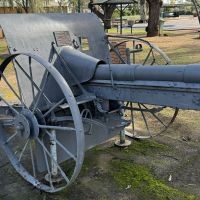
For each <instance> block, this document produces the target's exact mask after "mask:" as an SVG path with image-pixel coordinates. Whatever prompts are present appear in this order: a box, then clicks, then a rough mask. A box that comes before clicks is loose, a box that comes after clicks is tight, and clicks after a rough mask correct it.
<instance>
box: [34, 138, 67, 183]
mask: <svg viewBox="0 0 200 200" xmlns="http://www.w3.org/2000/svg"><path fill="white" fill-rule="evenodd" d="M36 139H37V141H38V142H39V144H40V145H41V146H42V148H43V149H44V150H45V152H46V153H47V155H48V156H49V157H50V159H52V161H53V162H54V163H55V164H56V166H57V167H58V169H59V170H60V172H61V175H62V176H63V178H64V179H65V181H66V182H67V184H69V182H70V181H69V178H68V177H67V176H66V174H65V172H64V171H63V170H62V169H61V167H60V166H59V165H58V163H57V162H56V161H55V159H54V158H53V157H52V156H51V153H50V152H49V151H48V150H47V148H46V147H45V145H44V143H43V142H42V141H41V140H40V139H39V138H38V137H37V138H36Z"/></svg>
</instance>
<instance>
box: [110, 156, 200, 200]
mask: <svg viewBox="0 0 200 200" xmlns="http://www.w3.org/2000/svg"><path fill="white" fill-rule="evenodd" d="M111 165H112V172H111V174H112V176H113V178H114V180H115V181H116V183H117V184H118V185H119V186H120V187H121V188H123V189H125V188H127V187H131V189H132V190H133V191H134V192H136V193H137V195H138V197H140V198H142V199H144V200H145V199H146V200H147V199H148V200H165V199H166V200H198V197H196V196H194V195H189V194H186V193H184V192H182V191H180V190H178V189H175V188H173V187H171V186H169V185H167V184H166V183H165V182H163V181H161V180H158V179H157V178H155V177H154V176H153V175H152V174H151V172H150V170H149V169H148V168H146V167H144V166H142V165H137V164H133V163H130V162H128V161H120V160H113V161H112V162H111Z"/></svg>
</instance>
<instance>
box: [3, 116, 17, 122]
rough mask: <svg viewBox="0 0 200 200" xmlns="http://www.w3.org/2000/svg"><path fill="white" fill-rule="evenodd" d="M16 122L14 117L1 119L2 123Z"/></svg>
mask: <svg viewBox="0 0 200 200" xmlns="http://www.w3.org/2000/svg"><path fill="white" fill-rule="evenodd" d="M1 120H2V121H14V120H15V118H14V117H3V118H0V121H1Z"/></svg>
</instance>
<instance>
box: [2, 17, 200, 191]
mask: <svg viewBox="0 0 200 200" xmlns="http://www.w3.org/2000/svg"><path fill="white" fill-rule="evenodd" d="M0 25H1V27H2V28H3V30H4V34H5V37H6V40H7V43H8V49H9V52H10V54H11V55H10V56H8V57H7V58H6V59H5V60H4V61H3V63H2V64H1V66H0V77H1V82H0V84H1V90H0V92H1V101H0V114H1V115H0V144H1V147H2V148H3V150H4V151H5V154H6V155H7V156H8V158H9V160H10V162H11V164H12V165H13V167H14V168H15V169H16V171H17V172H18V173H19V174H20V175H21V176H22V177H23V178H24V179H25V180H26V181H28V182H29V183H31V184H32V185H33V186H34V187H37V188H38V189H40V190H44V191H46V192H57V191H60V190H62V189H64V188H65V187H67V186H68V185H69V184H71V183H72V182H73V180H75V178H76V177H77V176H78V174H79V172H80V170H81V166H82V163H83V159H84V153H85V151H86V150H87V149H90V148H92V147H94V146H95V145H97V144H100V143H103V142H105V141H106V140H108V139H109V138H112V137H113V136H115V135H116V134H118V133H119V132H121V141H120V142H121V143H123V142H124V128H125V127H126V126H129V125H130V123H131V124H132V127H133V129H134V128H135V124H134V123H135V119H134V116H133V111H137V112H140V113H141V116H142V118H143V120H144V124H145V126H146V129H147V131H146V132H145V133H147V134H146V135H145V134H143V133H141V134H140V135H139V134H138V132H137V134H136V132H135V130H133V132H132V135H131V136H132V137H136V138H149V137H152V136H153V132H151V130H150V127H149V123H148V121H147V119H146V117H145V113H150V115H151V116H152V117H153V118H155V119H156V121H157V122H158V123H159V124H160V125H161V126H162V128H161V130H159V131H158V132H156V134H159V133H162V132H163V131H164V130H166V129H167V128H168V126H169V125H170V124H171V123H172V122H173V121H174V120H175V118H176V116H177V113H178V109H193V110H199V109H200V78H199V72H200V65H198V64H196V65H188V66H187V65H182V66H176V65H167V64H170V60H169V58H168V57H167V56H166V55H165V54H164V53H163V52H161V51H160V50H159V49H158V48H157V47H155V46H154V45H152V44H150V43H148V42H147V41H144V40H142V39H137V38H123V37H122V36H121V37H122V38H123V39H124V40H123V41H121V42H119V43H117V44H113V43H111V42H110V40H109V38H111V37H113V36H110V37H109V36H106V35H105V34H104V30H103V27H102V25H101V23H100V22H99V20H98V19H97V18H96V17H95V16H94V15H93V14H70V15H66V14H48V15H46V14H45V15H43V14H41V15H37V14H30V15H1V16H0ZM84 41H86V43H84ZM126 41H131V43H132V44H133V49H130V48H127V49H126V57H124V56H122V55H121V52H120V49H119V46H120V45H122V44H124V43H125V42H126ZM141 43H143V45H141ZM144 44H147V46H148V47H149V50H148V51H147V50H146V49H144ZM109 47H110V48H109ZM110 51H112V52H113V53H114V54H116V56H117V57H118V59H119V61H120V62H121V63H122V64H112V60H111V57H110ZM142 51H146V56H145V57H143V62H141V64H137V63H136V58H135V54H137V53H138V54H139V53H140V52H142ZM156 52H157V53H158V54H159V55H160V56H161V58H162V59H160V58H159V59H158V60H159V61H160V60H162V61H163V64H161V65H157V66H156V67H153V66H152V65H153V64H155V62H157V60H156V56H155V53H156ZM131 60H133V63H132V64H131ZM12 67H13V68H12ZM11 69H12V70H11ZM135 104H137V105H138V107H137V108H136V107H135ZM146 104H148V105H149V104H151V105H153V106H150V107H149V106H147V105H146ZM167 107H170V108H172V115H171V117H169V121H168V122H164V121H162V120H161V118H160V116H159V115H157V114H158V113H160V112H161V111H162V110H164V109H167ZM124 110H129V111H130V112H131V121H130V120H127V119H125V118H124V116H123V115H124ZM156 134H155V135H156ZM129 135H130V134H129Z"/></svg>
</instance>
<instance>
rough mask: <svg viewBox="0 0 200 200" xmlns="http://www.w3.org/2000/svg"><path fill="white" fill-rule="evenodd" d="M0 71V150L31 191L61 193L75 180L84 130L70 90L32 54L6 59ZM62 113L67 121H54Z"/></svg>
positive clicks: (45, 63) (59, 77) (82, 155)
mask: <svg viewBox="0 0 200 200" xmlns="http://www.w3.org/2000/svg"><path fill="white" fill-rule="evenodd" d="M13 63H14V66H15V67H13ZM21 63H23V65H21ZM0 71H1V74H0V76H1V81H0V85H1V87H0V88H1V92H0V94H1V101H0V113H1V115H0V143H1V146H2V147H3V149H4V151H5V153H6V155H7V156H8V158H9V160H10V162H11V164H12V165H13V167H14V168H15V169H16V171H17V172H18V173H19V174H20V175H21V176H22V177H23V178H24V179H25V180H26V181H28V182H29V183H31V184H32V185H33V186H34V187H36V188H38V189H40V190H43V191H46V192H57V191H60V190H62V189H64V188H65V187H67V186H68V185H69V184H70V183H72V181H73V180H74V179H75V178H76V177H77V175H78V174H79V172H80V169H81V166H82V163H83V158H84V142H85V140H84V130H83V124H82V119H81V115H80V112H79V109H78V106H77V103H76V100H75V98H74V96H73V93H72V91H71V89H70V88H69V86H68V84H67V83H66V81H65V80H64V78H63V77H62V76H61V74H60V73H59V72H58V71H57V70H56V69H55V68H54V67H53V66H52V65H51V64H50V63H48V62H46V61H44V60H43V59H42V58H40V57H39V56H36V55H33V54H28V53H23V54H15V55H12V56H10V57H9V58H7V59H6V60H5V61H4V62H3V63H2V65H1V68H0ZM61 104H64V105H65V110H64V111H63V110H62V109H61V107H62V106H61ZM63 113H65V117H66V115H67V116H69V118H71V119H72V120H70V122H61V121H59V120H58V119H59V118H62V117H63Z"/></svg>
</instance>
